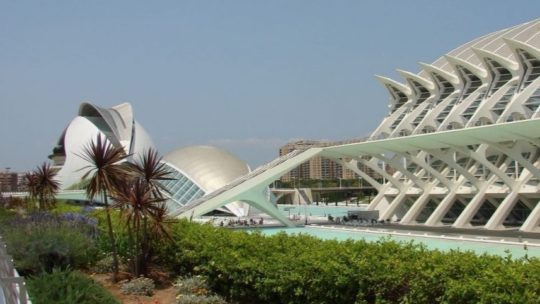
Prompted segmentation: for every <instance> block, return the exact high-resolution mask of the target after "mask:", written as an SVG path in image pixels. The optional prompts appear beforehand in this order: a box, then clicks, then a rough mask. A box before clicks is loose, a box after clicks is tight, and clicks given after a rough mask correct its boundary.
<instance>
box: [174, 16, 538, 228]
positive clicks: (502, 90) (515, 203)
mask: <svg viewBox="0 0 540 304" xmlns="http://www.w3.org/2000/svg"><path fill="white" fill-rule="evenodd" d="M420 68H421V71H420V72H419V73H412V72H407V71H403V70H398V73H399V74H400V76H401V77H402V79H401V80H399V81H396V80H393V79H390V78H387V77H382V76H377V79H378V80H379V81H380V82H381V83H382V84H383V86H384V87H385V88H386V89H387V90H388V92H389V94H390V105H389V112H388V115H387V116H386V117H385V118H383V120H382V122H381V124H380V125H379V126H378V127H377V128H376V129H375V131H374V132H373V133H372V135H371V137H370V139H369V140H368V141H366V142H363V143H353V144H346V145H339V146H331V147H324V148H312V149H309V150H306V151H294V152H292V153H290V154H288V155H285V156H283V157H281V158H278V159H276V160H275V161H273V162H271V163H269V164H267V165H265V166H263V167H261V168H258V169H256V170H254V171H253V172H251V173H250V174H248V175H246V176H244V178H242V179H239V180H236V181H235V182H233V183H231V184H229V185H227V186H225V187H223V188H222V189H219V190H217V191H214V192H213V193H211V194H209V195H207V196H205V197H202V198H200V199H198V200H196V201H195V202H193V203H192V204H190V208H183V209H182V210H180V211H181V212H180V214H179V215H180V216H188V215H190V214H191V215H193V214H195V215H198V214H202V213H204V212H207V210H209V209H212V208H216V207H220V206H222V205H223V204H227V203H229V202H232V201H259V202H262V201H264V200H265V195H264V191H265V189H266V186H267V185H268V184H270V183H271V182H272V181H273V180H275V179H278V178H279V177H280V176H281V175H283V174H284V173H286V172H288V171H289V170H291V169H292V168H294V167H296V166H298V164H300V163H303V162H305V161H306V160H308V159H309V158H311V157H313V156H324V157H326V158H330V159H333V160H335V161H337V162H339V163H341V164H342V165H344V166H345V167H347V168H349V169H351V170H353V171H354V172H355V173H357V174H358V175H359V176H361V177H362V178H364V179H365V180H366V181H367V182H369V183H370V184H371V185H372V186H373V187H374V188H375V189H377V190H378V195H377V196H376V197H375V198H374V199H373V200H372V201H371V203H370V205H369V209H371V210H379V214H380V219H391V220H394V221H399V222H400V223H403V224H419V225H427V226H442V225H448V226H451V227H456V228H468V227H479V228H485V229H519V230H521V231H526V232H540V226H539V224H540V203H539V201H540V158H539V157H540V110H539V107H540V78H539V76H540V19H537V20H533V21H531V22H527V23H524V24H520V25H517V26H514V27H511V28H508V29H504V30H501V31H497V32H494V33H491V34H488V35H485V36H482V37H479V38H477V39H475V40H473V41H471V42H468V43H466V44H464V45H462V46H460V47H458V48H456V49H454V50H452V51H450V52H449V53H448V54H445V55H443V56H442V57H440V58H439V59H437V60H436V61H435V62H433V63H430V64H428V63H420ZM359 168H370V169H371V170H374V171H375V172H377V173H378V174H380V175H381V176H383V177H384V182H382V183H380V182H378V181H376V180H374V179H373V178H371V177H370V176H369V175H367V174H366V173H365V172H363V171H362V170H360V169H359ZM389 169H390V170H389ZM388 172H394V173H392V174H390V173H388Z"/></svg>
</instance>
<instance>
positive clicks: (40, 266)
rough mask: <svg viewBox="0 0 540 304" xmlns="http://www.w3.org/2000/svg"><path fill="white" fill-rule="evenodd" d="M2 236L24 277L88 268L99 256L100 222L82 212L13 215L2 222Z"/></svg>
mask: <svg viewBox="0 0 540 304" xmlns="http://www.w3.org/2000/svg"><path fill="white" fill-rule="evenodd" d="M0 234H1V235H2V237H3V240H4V242H5V243H6V244H7V246H8V248H9V253H10V254H11V255H12V256H13V258H14V260H15V266H16V268H17V269H18V270H19V272H21V274H23V275H26V274H38V273H41V272H43V271H45V272H50V271H51V270H52V269H53V268H55V267H61V268H66V267H68V266H70V267H74V268H75V267H86V266H87V265H89V264H90V263H92V262H93V261H94V260H95V259H96V256H97V247H96V241H95V240H96V238H97V236H98V228H97V221H96V220H95V219H93V218H90V217H87V216H85V215H82V214H80V213H62V214H58V215H54V214H51V213H45V212H39V213H32V214H29V215H27V216H19V215H16V216H12V217H10V218H8V219H5V220H4V221H3V222H2V224H1V225H0Z"/></svg>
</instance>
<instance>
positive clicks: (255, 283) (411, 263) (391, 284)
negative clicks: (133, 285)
mask: <svg viewBox="0 0 540 304" xmlns="http://www.w3.org/2000/svg"><path fill="white" fill-rule="evenodd" d="M172 230H173V235H174V237H173V238H174V242H173V243H171V244H169V245H167V246H163V247H161V248H158V250H159V257H160V263H162V264H164V265H166V266H168V267H169V268H170V269H173V270H174V271H176V272H177V273H179V274H180V273H192V274H198V275H204V276H206V277H207V278H208V282H209V284H210V287H211V288H212V289H213V290H215V291H217V292H218V293H220V294H222V295H224V296H226V297H227V298H228V299H229V300H232V301H238V302H241V303H279V304H282V303H520V304H523V303H538V299H539V298H540V288H539V287H540V260H539V259H537V258H527V257H525V258H520V259H513V258H512V257H511V256H510V255H509V256H506V257H499V256H491V255H477V254H475V253H472V252H461V251H455V250H454V251H450V252H441V251H437V250H428V249H426V248H425V247H424V246H422V245H421V244H417V243H398V242H396V241H393V240H391V239H381V240H380V241H378V242H374V243H373V242H367V241H352V240H348V241H334V240H321V239H317V238H315V237H311V236H307V235H294V236H290V235H286V234H285V233H280V234H277V235H274V236H264V235H262V234H260V233H257V232H242V231H232V230H229V229H226V228H218V227H213V226H210V225H200V224H195V223H190V222H187V221H181V222H179V223H177V224H174V225H173V227H172Z"/></svg>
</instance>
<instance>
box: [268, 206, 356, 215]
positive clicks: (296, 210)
mask: <svg viewBox="0 0 540 304" xmlns="http://www.w3.org/2000/svg"><path fill="white" fill-rule="evenodd" d="M277 207H278V209H279V210H281V212H283V214H285V215H289V213H290V215H301V216H304V215H306V213H308V215H309V216H325V217H326V216H328V215H332V216H333V217H338V216H340V217H341V216H345V215H347V211H349V210H365V207H357V206H356V204H350V205H349V206H335V205H334V206H332V204H329V205H328V206H326V205H323V204H321V205H319V206H317V205H309V206H300V205H278V206H277Z"/></svg>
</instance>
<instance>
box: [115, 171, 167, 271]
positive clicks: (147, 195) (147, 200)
mask: <svg viewBox="0 0 540 304" xmlns="http://www.w3.org/2000/svg"><path fill="white" fill-rule="evenodd" d="M113 197H114V200H115V202H116V203H115V204H114V205H113V206H114V207H120V208H121V209H122V210H123V215H124V218H125V223H126V225H127V227H128V233H129V239H130V243H131V246H130V247H131V249H132V251H133V252H132V253H133V265H132V266H133V270H134V275H135V276H139V275H141V274H144V275H145V274H146V270H147V264H148V261H149V255H148V248H149V240H150V237H149V232H150V231H149V230H150V229H149V227H148V224H149V223H148V222H149V221H150V223H151V224H152V228H153V227H154V226H156V225H157V226H163V221H161V220H162V218H161V215H162V214H164V212H163V210H164V205H163V204H162V202H163V200H164V199H163V198H160V197H154V196H153V194H152V191H151V189H150V188H149V187H147V185H146V183H145V181H144V180H143V179H134V180H131V181H127V182H126V183H124V184H122V185H119V186H118V187H117V188H116V190H115V191H114V193H113ZM161 230H162V231H166V229H165V227H161ZM152 231H153V229H152Z"/></svg>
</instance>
